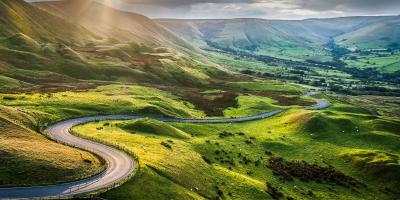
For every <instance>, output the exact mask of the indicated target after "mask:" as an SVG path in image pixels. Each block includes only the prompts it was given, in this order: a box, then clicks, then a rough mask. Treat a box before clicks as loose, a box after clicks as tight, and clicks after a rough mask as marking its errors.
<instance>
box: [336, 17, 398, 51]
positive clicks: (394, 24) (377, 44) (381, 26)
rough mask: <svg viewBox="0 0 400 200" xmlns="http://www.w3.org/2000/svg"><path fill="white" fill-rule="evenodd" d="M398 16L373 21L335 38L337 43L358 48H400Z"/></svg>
mask: <svg viewBox="0 0 400 200" xmlns="http://www.w3.org/2000/svg"><path fill="white" fill-rule="evenodd" d="M399 27H400V17H394V18H393V19H390V20H385V21H383V22H379V23H374V24H372V25H370V26H366V27H363V28H360V29H357V30H355V31H351V32H348V33H346V34H343V35H341V36H339V37H337V38H336V41H337V43H338V44H340V45H343V46H347V47H349V48H358V49H386V48H395V49H396V48H397V49H398V48H400V36H399V35H400V31H399Z"/></svg>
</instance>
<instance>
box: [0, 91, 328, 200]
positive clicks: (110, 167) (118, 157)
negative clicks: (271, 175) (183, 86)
mask: <svg viewBox="0 0 400 200" xmlns="http://www.w3.org/2000/svg"><path fill="white" fill-rule="evenodd" d="M315 94H316V93H307V94H305V95H303V96H313V95H315ZM315 100H316V102H317V105H315V106H310V107H306V108H305V109H308V110H321V109H324V108H326V107H328V106H330V104H329V103H327V102H326V101H324V100H321V99H315ZM283 111H284V110H275V111H272V112H268V113H263V114H260V115H255V116H251V117H242V118H228V119H173V118H149V117H143V116H127V115H112V116H99V117H84V118H79V119H72V120H68V121H64V122H60V123H57V124H55V125H53V126H51V127H49V128H48V129H47V130H46V131H45V132H46V133H47V135H48V136H49V137H50V138H52V139H53V140H56V141H58V142H60V143H63V144H66V145H69V146H73V147H78V148H81V149H85V150H87V151H89V152H92V153H94V154H96V155H98V156H100V157H101V158H103V159H104V160H105V161H106V163H107V169H106V170H105V171H104V172H103V173H101V174H99V175H97V176H94V177H91V178H88V179H84V180H80V181H76V182H71V183H65V184H58V185H50V186H37V187H20V188H0V199H42V198H52V199H57V198H69V197H73V196H74V195H79V194H85V193H88V192H93V191H97V190H99V189H104V188H108V187H112V186H114V184H116V183H118V182H119V181H121V180H126V179H127V178H128V177H130V176H132V175H133V173H134V160H133V159H132V158H131V157H130V156H128V155H127V154H126V153H124V152H122V151H119V150H116V149H114V148H111V147H108V146H106V145H103V144H100V143H96V142H93V141H89V140H86V139H82V138H79V137H76V136H74V135H72V134H70V132H69V130H70V128H72V127H73V126H76V125H79V124H83V123H87V122H93V121H103V120H131V119H140V118H149V119H155V120H159V121H163V122H178V123H239V122H247V121H254V120H260V119H265V118H269V117H272V116H274V115H277V114H279V113H281V112H283Z"/></svg>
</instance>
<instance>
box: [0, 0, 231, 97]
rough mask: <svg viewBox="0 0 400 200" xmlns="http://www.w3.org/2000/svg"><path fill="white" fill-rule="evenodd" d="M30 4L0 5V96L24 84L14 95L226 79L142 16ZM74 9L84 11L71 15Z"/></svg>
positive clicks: (73, 4)
mask: <svg viewBox="0 0 400 200" xmlns="http://www.w3.org/2000/svg"><path fill="white" fill-rule="evenodd" d="M53 4H54V5H53ZM35 5H37V6H32V5H31V4H28V3H26V2H24V1H22V0H18V1H2V2H1V4H0V13H1V20H0V27H1V29H0V30H1V33H0V56H1V57H2V59H1V63H0V74H1V77H2V82H5V84H4V85H0V90H1V91H4V92H10V91H12V90H13V89H16V87H15V86H17V85H18V84H20V85H21V86H25V87H19V88H18V89H19V90H20V91H28V90H32V89H34V90H64V89H65V88H68V89H80V88H93V87H95V86H97V85H101V84H110V83H116V82H118V83H141V84H160V85H186V86H199V85H204V84H209V83H212V82H214V81H216V80H217V79H219V78H220V77H229V75H228V73H226V72H223V71H222V70H220V69H218V68H217V66H216V65H215V64H212V63H210V62H205V61H204V60H205V59H204V58H203V56H202V55H201V54H199V53H198V52H197V50H196V49H195V48H194V47H192V46H190V45H189V44H187V43H186V42H184V41H183V40H181V39H179V38H178V37H177V36H175V35H174V34H172V33H171V32H169V31H167V30H165V29H164V28H163V27H161V26H160V25H158V24H157V23H155V22H153V21H152V20H151V19H149V18H146V17H144V16H141V15H137V14H133V13H127V12H122V11H118V10H114V9H112V8H110V7H107V6H104V5H102V4H99V3H96V2H92V1H75V0H71V1H63V2H48V3H40V4H35ZM84 5H86V7H85V6H84ZM38 7H40V8H38ZM58 7H59V8H58ZM77 7H80V8H81V9H86V10H83V11H84V12H82V13H86V14H85V15H82V13H76V12H75V11H76V8H77ZM45 10H46V11H45ZM60 10H62V11H60ZM49 12H50V13H53V14H54V15H53V14H49ZM103 14H105V15H107V17H105V18H104V17H101V16H100V15H103ZM63 18H65V19H63ZM78 18H79V20H78ZM111 18H112V19H114V20H112V21H108V20H107V19H111ZM101 19H102V20H104V21H99V20H101ZM77 20H78V21H77ZM115 21H118V22H120V24H119V27H116V26H117V25H118V24H116V23H114V22H115ZM103 26H104V27H103ZM83 27H86V28H83ZM198 60H202V61H201V62H200V61H198ZM204 63H206V64H204Z"/></svg>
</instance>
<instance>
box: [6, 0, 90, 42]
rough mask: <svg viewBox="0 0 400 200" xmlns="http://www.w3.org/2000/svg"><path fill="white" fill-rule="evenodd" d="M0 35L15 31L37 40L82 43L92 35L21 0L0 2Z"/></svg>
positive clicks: (7, 34)
mask: <svg viewBox="0 0 400 200" xmlns="http://www.w3.org/2000/svg"><path fill="white" fill-rule="evenodd" d="M0 11H1V12H0V37H10V36H13V35H14V34H16V33H21V34H23V35H26V36H27V37H29V38H32V39H33V40H37V41H39V42H52V43H54V42H62V43H67V44H84V43H85V42H87V41H88V40H91V39H93V37H94V35H93V34H91V33H90V32H89V31H87V30H85V29H84V28H82V27H79V26H76V25H73V24H71V23H68V22H67V21H65V20H63V19H61V18H58V17H54V16H52V15H50V14H48V13H46V12H43V11H42V10H40V9H37V8H34V7H32V6H31V5H29V4H28V3H26V2H24V1H22V0H2V1H1V2H0Z"/></svg>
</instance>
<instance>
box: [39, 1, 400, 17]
mask: <svg viewBox="0 0 400 200" xmlns="http://www.w3.org/2000/svg"><path fill="white" fill-rule="evenodd" d="M39 1H40V0H39ZM96 1H99V2H102V3H104V4H107V5H110V6H113V7H115V8H118V9H121V10H126V11H132V12H136V13H141V14H144V15H146V16H148V17H151V18H184V19H199V18H200V19H207V18H213V19H215V18H264V19H306V18H329V17H343V16H366V15H368V16H376V15H399V14H400V0H96Z"/></svg>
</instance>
